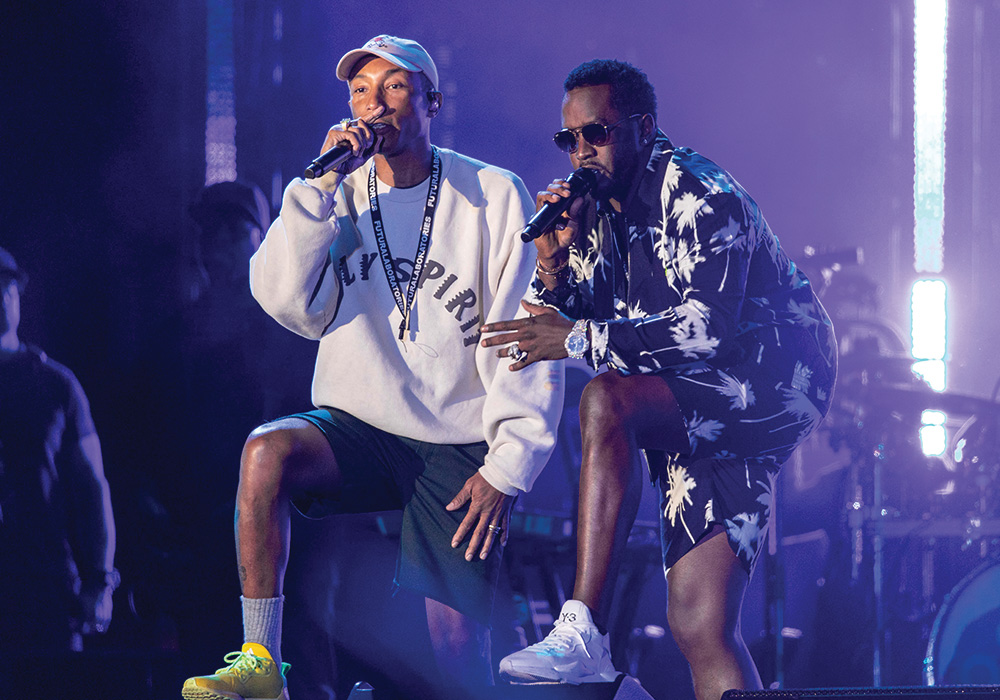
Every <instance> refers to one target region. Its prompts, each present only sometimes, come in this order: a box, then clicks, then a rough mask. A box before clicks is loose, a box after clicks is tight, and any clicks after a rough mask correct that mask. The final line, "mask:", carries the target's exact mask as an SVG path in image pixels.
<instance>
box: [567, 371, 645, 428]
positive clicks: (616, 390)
mask: <svg viewBox="0 0 1000 700" xmlns="http://www.w3.org/2000/svg"><path fill="white" fill-rule="evenodd" d="M634 410H635V408H634V402H633V401H632V400H631V398H630V396H629V392H628V391H627V385H626V382H625V378H624V377H622V376H621V375H620V374H618V373H617V372H604V373H603V374H599V375H597V376H596V377H594V378H593V379H591V380H590V382H588V383H587V386H586V387H584V389H583V394H582V395H581V396H580V426H581V430H582V431H583V433H584V434H585V435H600V434H603V433H606V432H619V431H622V430H628V429H629V428H630V425H631V418H632V416H633V413H634Z"/></svg>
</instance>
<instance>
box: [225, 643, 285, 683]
mask: <svg viewBox="0 0 1000 700" xmlns="http://www.w3.org/2000/svg"><path fill="white" fill-rule="evenodd" d="M222 660H223V661H225V662H226V663H227V664H229V665H228V666H226V667H225V668H220V669H219V670H218V671H216V672H215V673H216V675H218V674H220V673H226V672H227V671H228V672H229V673H233V674H235V675H236V677H237V678H239V679H240V683H246V682H247V679H248V678H250V676H251V674H254V673H258V674H260V675H266V674H267V669H266V668H265V667H264V662H265V661H267V659H264V658H262V657H260V656H257V655H255V654H254V653H253V652H252V651H231V652H229V653H228V654H226V655H225V656H223V657H222ZM272 663H273V662H272Z"/></svg>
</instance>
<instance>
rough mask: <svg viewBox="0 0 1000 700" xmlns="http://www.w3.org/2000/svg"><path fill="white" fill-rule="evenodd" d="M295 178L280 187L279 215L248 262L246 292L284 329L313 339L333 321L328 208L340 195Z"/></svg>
mask: <svg viewBox="0 0 1000 700" xmlns="http://www.w3.org/2000/svg"><path fill="white" fill-rule="evenodd" d="M343 196H344V194H343V187H341V189H339V190H338V191H337V195H336V196H334V195H333V194H331V193H329V192H327V191H325V190H321V189H319V188H317V187H313V186H312V185H310V184H308V183H307V182H306V181H305V180H302V179H300V178H296V179H295V180H293V181H292V182H291V183H289V185H288V187H287V188H286V189H285V194H284V197H283V199H282V202H281V213H280V214H279V216H278V218H277V219H276V220H275V221H274V223H273V224H271V227H270V228H269V229H268V232H267V236H266V237H265V238H264V241H263V243H261V246H260V248H259V249H258V250H257V252H256V253H254V255H253V257H252V258H251V259H250V291H251V292H252V293H253V296H254V298H255V299H256V300H257V302H258V303H259V304H260V305H261V307H262V308H263V309H264V310H265V311H266V312H267V313H268V314H269V315H270V316H271V317H272V318H274V320H276V321H277V322H278V323H280V324H281V325H282V326H284V327H285V328H287V329H289V330H290V331H293V332H294V333H297V334H299V335H301V336H304V337H306V338H312V339H314V340H315V339H319V338H320V337H322V336H323V334H324V333H325V332H326V330H327V329H328V328H329V327H330V325H331V324H332V323H333V321H334V319H335V317H336V315H337V309H338V306H339V304H340V298H341V286H340V280H339V278H338V276H337V272H336V269H335V267H334V265H333V255H332V253H331V249H332V248H333V247H334V246H342V245H343V244H344V243H345V242H346V241H345V240H343V239H344V238H345V236H342V234H341V231H342V228H343V226H342V225H341V224H342V222H340V221H338V218H337V216H336V214H335V211H334V207H335V204H336V197H343Z"/></svg>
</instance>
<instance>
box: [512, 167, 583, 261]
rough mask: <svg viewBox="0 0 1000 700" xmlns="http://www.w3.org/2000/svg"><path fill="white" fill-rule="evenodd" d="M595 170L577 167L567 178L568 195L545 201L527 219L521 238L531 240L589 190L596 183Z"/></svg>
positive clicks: (550, 226)
mask: <svg viewBox="0 0 1000 700" xmlns="http://www.w3.org/2000/svg"><path fill="white" fill-rule="evenodd" d="M597 175H598V173H597V171H596V170H594V169H593V168H577V169H576V170H574V171H573V172H572V173H571V174H570V176H569V177H568V178H566V186H567V187H569V197H560V198H559V201H558V202H546V203H545V204H543V205H542V208H541V209H539V210H538V211H536V212H535V215H534V216H533V217H531V219H529V220H528V225H527V226H525V227H524V230H523V231H521V240H522V241H524V242H525V243H527V242H529V241H533V240H535V239H536V238H538V237H539V236H541V235H542V234H543V233H545V232H546V231H548V230H549V229H550V228H552V226H553V225H555V223H556V221H558V219H559V217H560V216H562V215H563V212H565V211H566V210H567V209H569V208H570V205H572V204H573V202H575V201H576V200H577V198H579V197H582V196H583V195H585V194H587V193H588V192H590V191H591V190H592V189H594V185H596V184H597Z"/></svg>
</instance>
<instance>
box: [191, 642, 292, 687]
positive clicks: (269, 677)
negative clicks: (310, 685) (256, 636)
mask: <svg viewBox="0 0 1000 700" xmlns="http://www.w3.org/2000/svg"><path fill="white" fill-rule="evenodd" d="M225 661H226V663H228V664H229V665H228V666H226V667H225V668H220V669H219V670H218V671H216V672H215V673H214V674H213V675H211V676H195V677H194V678H188V679H187V680H186V681H184V687H183V688H182V689H181V696H182V697H183V698H184V700H288V688H287V686H286V684H285V674H286V673H288V669H289V668H291V666H289V665H288V664H281V668H280V669H279V668H278V665H277V664H275V663H274V659H272V658H271V654H269V653H268V651H267V649H265V648H264V647H262V646H261V645H260V644H254V643H252V642H248V643H246V644H244V645H243V649H242V650H241V651H234V652H232V653H229V654H226V656H225Z"/></svg>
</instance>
